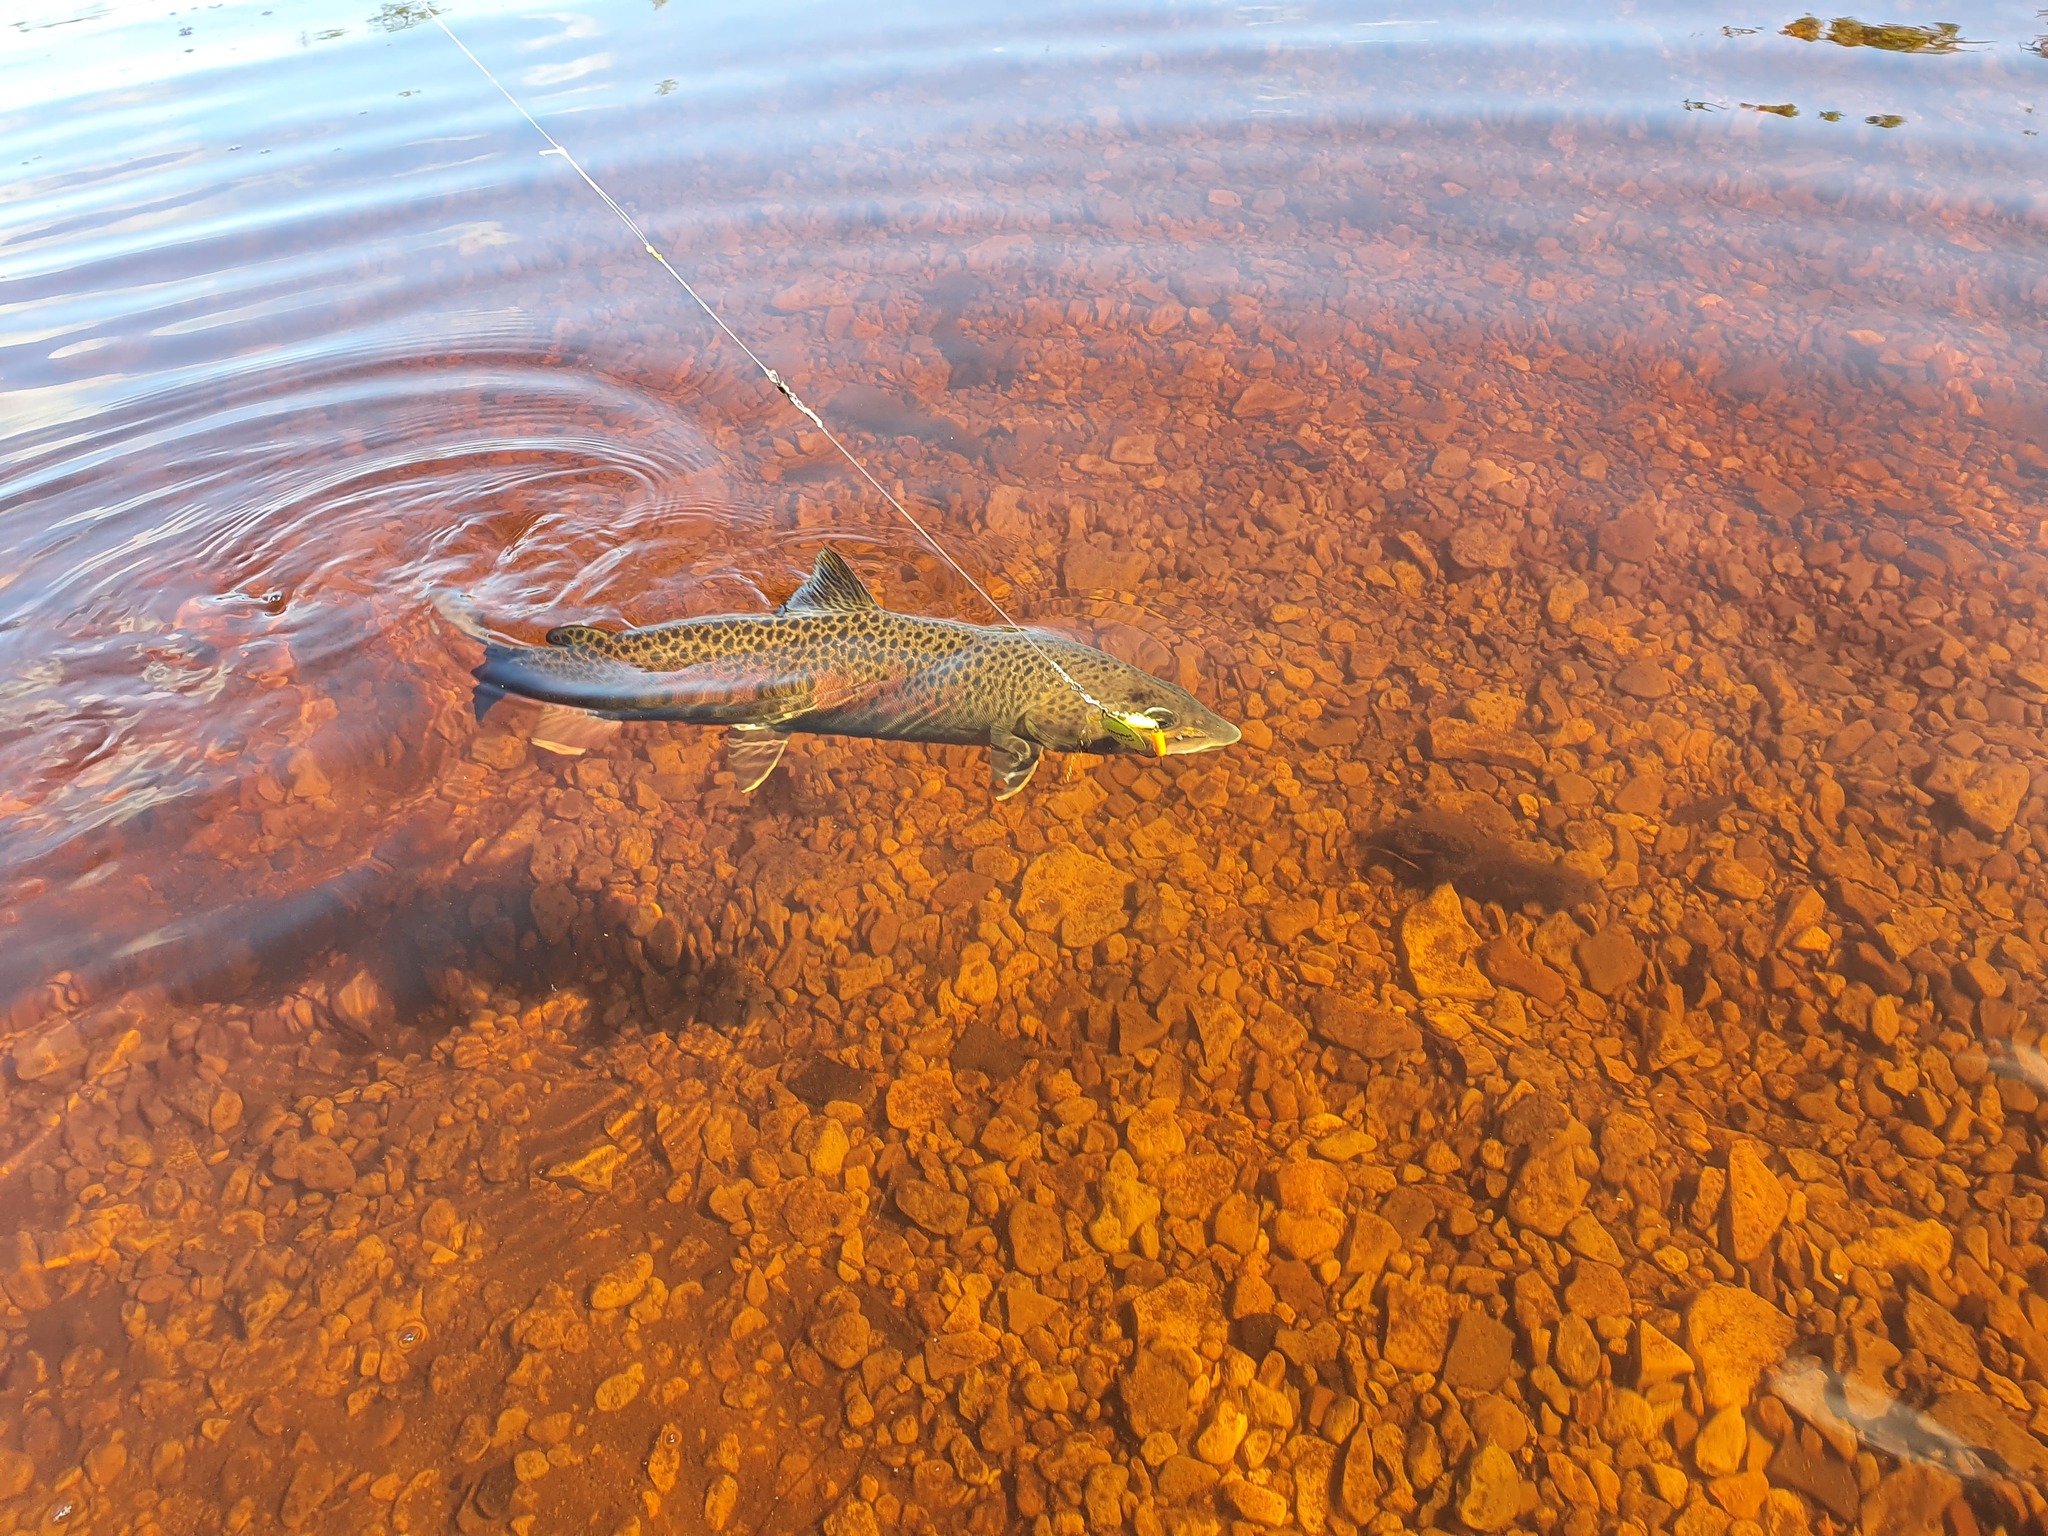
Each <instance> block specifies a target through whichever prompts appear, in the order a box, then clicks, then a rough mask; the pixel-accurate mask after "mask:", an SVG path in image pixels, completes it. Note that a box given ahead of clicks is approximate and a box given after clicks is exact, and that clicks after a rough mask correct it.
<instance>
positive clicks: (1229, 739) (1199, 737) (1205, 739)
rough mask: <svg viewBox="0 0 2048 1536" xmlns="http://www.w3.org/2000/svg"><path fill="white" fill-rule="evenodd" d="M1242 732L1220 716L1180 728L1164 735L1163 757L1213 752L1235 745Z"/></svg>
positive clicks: (1241, 737)
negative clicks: (1164, 749) (1164, 748)
mask: <svg viewBox="0 0 2048 1536" xmlns="http://www.w3.org/2000/svg"><path fill="white" fill-rule="evenodd" d="M1243 737H1244V732H1242V731H1240V730H1239V729H1238V728H1237V727H1236V726H1234V725H1232V724H1231V723H1230V722H1229V721H1228V720H1225V719H1223V718H1222V717H1221V716H1218V717H1216V718H1215V719H1212V720H1205V721H1203V722H1202V723H1201V724H1200V725H1191V726H1182V727H1181V728H1180V729H1179V730H1177V731H1169V732H1167V735H1166V751H1165V752H1164V753H1162V754H1161V756H1164V757H1188V756H1191V755H1193V754H1194V753H1196V752H1213V751H1216V750H1217V749H1218V748H1220V747H1228V746H1233V745H1235V744H1236V743H1237V742H1238V741H1240V740H1242V739H1243Z"/></svg>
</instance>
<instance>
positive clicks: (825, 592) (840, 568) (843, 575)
mask: <svg viewBox="0 0 2048 1536" xmlns="http://www.w3.org/2000/svg"><path fill="white" fill-rule="evenodd" d="M881 606H882V605H881V604H880V603H878V602H876V601H875V599H874V594H873V593H871V592H869V591H868V589H867V588H866V587H864V586H862V585H861V580H860V578H859V577H858V576H856V575H854V574H853V567H852V566H850V565H848V564H847V563H846V562H845V561H844V560H842V559H841V558H840V557H839V554H838V552H837V551H836V550H830V549H826V550H820V551H819V552H818V563H817V564H816V565H814V566H812V567H811V574H810V575H809V576H808V577H806V578H805V580H804V584H803V585H802V586H800V587H798V588H797V589H796V590H795V591H794V592H792V593H790V594H789V601H788V602H786V603H784V604H783V605H782V606H781V607H780V608H778V609H776V610H775V611H776V612H777V613H779V614H790V613H845V612H850V611H852V610H854V609H858V608H879V607H881Z"/></svg>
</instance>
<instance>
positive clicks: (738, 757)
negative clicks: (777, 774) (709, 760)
mask: <svg viewBox="0 0 2048 1536" xmlns="http://www.w3.org/2000/svg"><path fill="white" fill-rule="evenodd" d="M788 749H789V737H788V736H786V735H784V734H783V733H782V732H781V731H778V730H774V729H772V728H770V727H768V726H765V725H736V726H734V727H733V728H732V729H731V730H729V731H727V732H726V734H725V761H726V763H727V765H728V766H730V767H731V769H732V771H733V777H734V778H736V779H738V780H739V781H740V788H741V789H742V790H744V791H746V792H747V793H748V794H752V793H753V792H754V791H755V790H757V789H759V788H760V787H761V785H762V782H763V781H764V780H766V779H767V777H768V775H769V774H771V773H773V772H774V771H775V765H776V764H777V763H779V762H781V761H782V754H783V753H784V752H785V751H787V750H788Z"/></svg>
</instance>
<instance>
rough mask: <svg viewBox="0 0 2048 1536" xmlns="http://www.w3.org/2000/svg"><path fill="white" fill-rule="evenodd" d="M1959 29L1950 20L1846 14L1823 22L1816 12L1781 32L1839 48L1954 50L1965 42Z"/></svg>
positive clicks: (1787, 35)
mask: <svg viewBox="0 0 2048 1536" xmlns="http://www.w3.org/2000/svg"><path fill="white" fill-rule="evenodd" d="M1962 30H1963V29H1962V28H1961V27H1959V26H1957V25H1956V24H1955V23H1954V22H1952V21H1944V22H1938V23H1936V24H1934V25H1932V26H1912V25H1910V24H1908V23H1905V22H1888V23H1884V24H1882V25H1877V26H1873V25H1871V24H1870V23H1869V22H1863V21H1857V20H1855V19H1854V18H1852V17H1848V16H1837V17H1836V18H1835V19H1834V20H1833V21H1830V22H1826V23H1823V22H1822V21H1821V19H1820V18H1819V17H1818V16H1802V17H1800V18H1799V20H1797V21H1795V22H1793V23H1792V24H1791V25H1790V26H1788V27H1786V28H1785V29H1784V31H1783V33H1782V34H1781V35H1782V36H1785V37H1796V38H1798V39H1799V40H1800V41H1801V42H1804V43H1820V42H1827V43H1833V44H1834V45H1835V46H1836V47H1838V48H1881V49H1883V50H1884V51H1885V52H1886V53H1954V52H1955V51H1956V50H1957V49H1959V48H1962V47H1964V46H1966V40H1965V39H1964V37H1963V35H1962Z"/></svg>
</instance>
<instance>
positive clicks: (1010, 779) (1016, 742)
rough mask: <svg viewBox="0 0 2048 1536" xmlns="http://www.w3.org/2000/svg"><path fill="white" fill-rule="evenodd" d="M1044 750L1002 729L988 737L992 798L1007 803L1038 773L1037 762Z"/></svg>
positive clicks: (989, 734)
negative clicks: (993, 792)
mask: <svg viewBox="0 0 2048 1536" xmlns="http://www.w3.org/2000/svg"><path fill="white" fill-rule="evenodd" d="M1043 755H1044V750H1043V749H1042V748H1041V747H1040V746H1039V745H1038V743H1037V742H1035V741H1026V740H1025V739H1024V738H1023V737H1021V736H1017V735H1013V734H1012V733H1011V732H1009V731H1005V730H1002V729H996V730H992V731H990V732H989V733H988V767H989V774H990V776H991V777H992V778H993V779H994V780H995V788H996V798H997V799H998V800H1007V799H1009V798H1010V796H1012V795H1014V794H1016V793H1017V791H1019V790H1020V789H1022V788H1023V787H1024V786H1025V785H1026V784H1029V783H1030V782H1031V775H1032V774H1034V773H1036V772H1038V760H1039V759H1040V758H1041V757H1042V756H1043Z"/></svg>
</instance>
